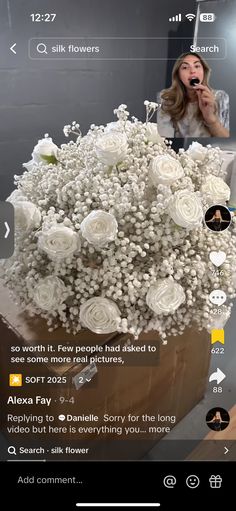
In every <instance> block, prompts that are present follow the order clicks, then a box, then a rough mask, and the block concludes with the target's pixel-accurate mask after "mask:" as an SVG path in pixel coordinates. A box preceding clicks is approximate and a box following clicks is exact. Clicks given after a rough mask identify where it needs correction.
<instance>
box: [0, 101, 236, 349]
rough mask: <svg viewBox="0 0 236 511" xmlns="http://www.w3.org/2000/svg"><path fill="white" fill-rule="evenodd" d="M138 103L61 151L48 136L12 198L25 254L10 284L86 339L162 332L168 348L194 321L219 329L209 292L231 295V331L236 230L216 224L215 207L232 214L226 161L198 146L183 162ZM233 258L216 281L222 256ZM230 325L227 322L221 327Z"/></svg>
mask: <svg viewBox="0 0 236 511" xmlns="http://www.w3.org/2000/svg"><path fill="white" fill-rule="evenodd" d="M145 105H146V112H147V116H146V122H144V123H142V122H140V121H139V120H138V119H136V118H134V117H132V119H131V120H129V119H128V117H129V112H127V110H126V105H120V106H119V108H118V109H116V110H115V114H116V115H117V117H118V120H117V121H116V122H112V123H109V124H108V125H107V126H95V125H92V126H91V127H90V129H89V131H88V133H87V135H85V136H82V135H81V132H80V127H79V125H78V124H77V123H76V122H75V121H74V122H73V123H72V125H67V126H65V128H64V133H65V135H66V136H68V135H69V134H71V133H72V134H75V135H76V141H70V142H69V143H68V144H63V145H61V147H60V148H59V147H57V146H56V145H55V144H54V143H53V142H52V139H51V138H49V136H48V135H47V134H46V135H45V138H44V139H42V140H40V141H39V143H38V144H37V145H36V147H35V148H34V151H33V154H32V160H31V161H30V162H28V163H27V164H24V167H26V169H27V170H26V171H25V172H24V173H23V175H21V176H15V181H16V185H17V189H16V190H15V191H14V192H13V193H12V194H11V196H10V197H9V198H8V201H10V202H11V203H12V204H13V205H14V209H15V229H16V235H15V251H14V254H13V256H12V257H11V258H10V259H9V260H6V261H5V262H4V264H3V267H4V268H3V269H4V275H3V276H4V281H5V284H6V286H7V287H8V288H9V289H10V290H11V294H12V295H13V296H14V297H17V301H18V303H19V305H20V306H21V307H22V308H23V309H24V310H26V311H28V312H29V313H30V315H32V316H34V315H40V316H41V317H43V318H45V319H46V320H47V324H48V327H49V331H51V330H52V329H54V328H57V327H58V326H61V325H62V326H63V327H65V329H66V330H67V331H68V332H71V333H73V334H76V333H77V332H78V331H79V330H80V329H81V328H87V329H90V330H92V331H93V332H95V333H98V334H99V333H110V332H114V331H118V332H124V333H126V332H129V333H130V334H133V335H134V337H135V338H137V337H138V335H139V334H140V332H141V331H149V330H156V331H158V332H159V334H160V336H161V337H162V339H165V338H166V337H167V336H168V335H177V334H181V333H182V332H183V331H184V329H185V328H186V327H187V326H188V325H191V324H192V323H193V322H194V323H195V324H196V325H197V327H198V328H199V329H202V328H204V327H206V328H208V329H210V328H211V327H212V325H213V321H214V320H212V317H214V315H213V316H212V314H211V303H210V301H209V294H210V293H211V292H212V290H214V289H222V290H223V291H225V292H226V294H227V299H228V300H227V302H226V304H225V305H224V306H223V307H221V312H222V314H221V316H220V321H221V325H223V323H224V322H225V321H226V319H227V317H228V316H229V314H230V309H231V307H232V303H231V301H230V300H231V299H232V298H233V297H235V288H236V282H235V280H234V279H233V278H232V275H233V274H235V273H236V259H235V248H236V225H235V219H233V220H232V226H231V228H230V229H228V230H226V231H223V232H221V233H214V232H211V231H210V230H209V229H208V228H207V227H206V225H205V223H204V213H205V211H206V210H207V209H208V207H209V205H212V204H214V203H215V204H216V203H220V204H225V203H226V202H227V200H228V199H229V195H230V190H229V187H228V186H227V184H226V183H225V182H224V180H223V179H222V178H223V177H224V176H222V172H221V152H220V149H218V148H212V147H211V146H207V147H203V146H202V145H200V144H198V143H197V142H194V143H193V144H192V145H191V146H190V147H189V149H188V150H187V151H184V150H180V151H179V154H178V155H177V154H176V153H175V152H174V151H173V150H172V149H171V144H170V143H168V142H167V141H165V140H164V139H162V138H161V137H160V135H159V133H158V130H157V126H156V124H154V123H151V122H150V119H151V116H152V114H153V113H154V111H155V109H156V107H157V105H156V104H155V103H150V102H148V101H145ZM219 250H221V251H222V250H223V251H225V252H226V254H227V257H226V261H225V262H224V264H223V265H222V267H221V271H218V272H217V271H214V268H215V267H214V265H213V264H212V262H211V261H210V258H209V254H210V252H211V251H219ZM217 326H218V327H219V320H218V323H217Z"/></svg>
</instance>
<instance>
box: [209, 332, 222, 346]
mask: <svg viewBox="0 0 236 511" xmlns="http://www.w3.org/2000/svg"><path fill="white" fill-rule="evenodd" d="M215 342H220V343H221V344H224V343H225V331H224V330H223V329H220V330H212V331H211V344H215Z"/></svg>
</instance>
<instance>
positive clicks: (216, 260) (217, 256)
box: [210, 250, 226, 266]
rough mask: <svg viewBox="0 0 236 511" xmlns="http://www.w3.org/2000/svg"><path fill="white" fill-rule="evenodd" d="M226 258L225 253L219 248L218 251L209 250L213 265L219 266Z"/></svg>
mask: <svg viewBox="0 0 236 511" xmlns="http://www.w3.org/2000/svg"><path fill="white" fill-rule="evenodd" d="M225 259H226V253H225V252H222V251H221V250H219V251H218V252H210V260H211V262H212V263H213V264H214V265H215V266H221V265H222V264H223V263H224V262H225Z"/></svg>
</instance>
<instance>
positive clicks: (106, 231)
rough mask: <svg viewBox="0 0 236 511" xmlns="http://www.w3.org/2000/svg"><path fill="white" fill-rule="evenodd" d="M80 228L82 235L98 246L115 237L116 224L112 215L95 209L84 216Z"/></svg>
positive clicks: (102, 245)
mask: <svg viewBox="0 0 236 511" xmlns="http://www.w3.org/2000/svg"><path fill="white" fill-rule="evenodd" d="M80 229H81V232H82V236H83V237H84V238H85V239H86V240H87V241H88V242H89V243H92V245H95V246H96V247H98V248H99V247H104V246H105V245H107V243H109V242H110V241H113V240H114V239H115V238H116V235H117V231H118V224H117V221H116V219H115V217H114V216H113V215H111V214H110V213H106V212H105V211H102V210H100V209H97V210H94V211H92V212H91V213H89V215H88V216H86V217H85V218H84V220H83V221H82V222H81V226H80Z"/></svg>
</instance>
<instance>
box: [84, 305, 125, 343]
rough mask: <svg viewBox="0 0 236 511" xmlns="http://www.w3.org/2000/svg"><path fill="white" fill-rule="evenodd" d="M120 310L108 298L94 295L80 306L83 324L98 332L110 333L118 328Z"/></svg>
mask: <svg viewBox="0 0 236 511" xmlns="http://www.w3.org/2000/svg"><path fill="white" fill-rule="evenodd" d="M119 319H120V311H119V309H118V307H117V305H116V304H115V303H114V302H113V301H112V300H109V299H108V298H102V297H94V298H90V299H89V300H87V302H84V303H83V304H82V305H81V307H80V321H81V324H82V325H83V326H84V327H86V328H88V329H89V330H91V331H92V332H95V333H96V334H109V333H111V332H115V331H116V330H117V326H118V323H119Z"/></svg>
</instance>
